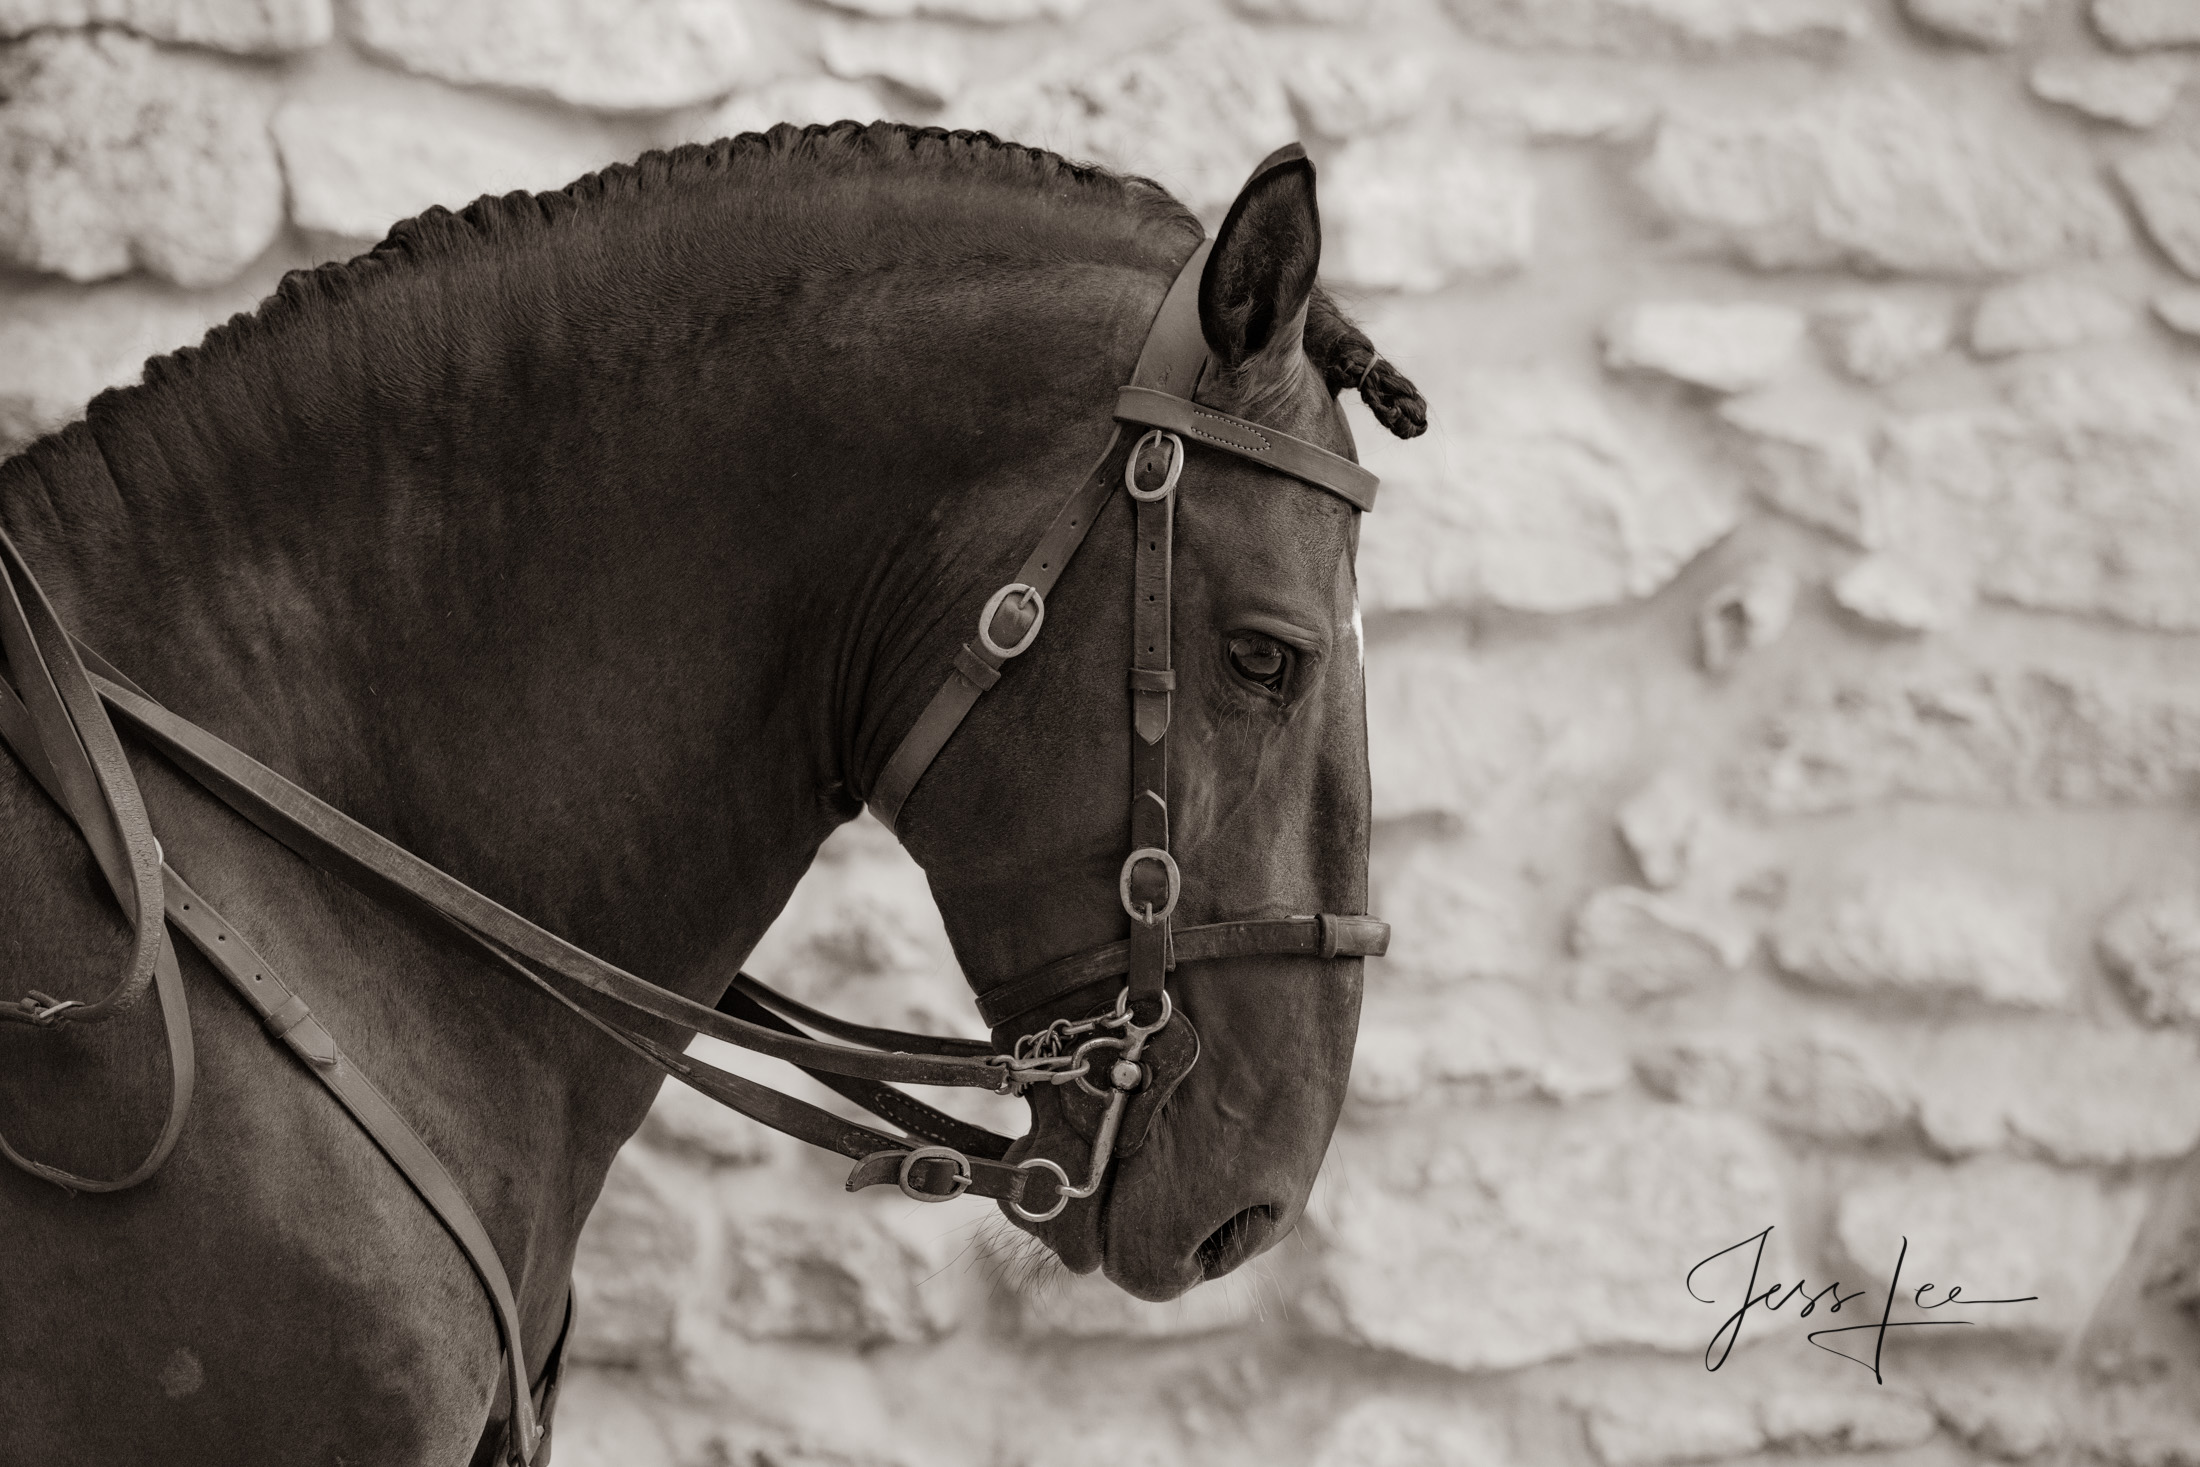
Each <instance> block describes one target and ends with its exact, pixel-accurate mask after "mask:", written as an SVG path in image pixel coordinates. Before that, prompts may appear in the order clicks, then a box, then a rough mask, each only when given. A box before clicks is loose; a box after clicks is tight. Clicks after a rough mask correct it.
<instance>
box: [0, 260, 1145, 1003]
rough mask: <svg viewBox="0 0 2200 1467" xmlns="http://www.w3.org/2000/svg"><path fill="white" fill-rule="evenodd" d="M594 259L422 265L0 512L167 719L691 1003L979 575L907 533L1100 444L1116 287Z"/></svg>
mask: <svg viewBox="0 0 2200 1467" xmlns="http://www.w3.org/2000/svg"><path fill="white" fill-rule="evenodd" d="M616 255H617V252H616V251H602V250H598V251H593V252H591V251H586V250H575V251H568V252H567V257H564V258H560V257H558V256H556V255H554V254H553V255H552V256H551V257H550V258H548V259H532V260H522V261H517V262H515V261H513V260H511V259H509V258H496V259H488V258H480V259H474V260H471V261H466V260H460V261H453V262H449V263H447V264H446V265H445V266H444V268H442V269H441V270H433V271H431V270H418V271H415V272H413V273H412V274H410V275H408V276H404V277H400V278H397V279H394V280H391V281H385V282H382V283H381V285H382V286H383V287H384V288H382V289H379V290H377V291H375V292H372V293H368V292H361V293H359V294H357V295H354V296H352V297H350V298H339V299H336V300H334V301H332V302H329V303H327V304H326V308H325V309H322V310H320V311H318V312H313V313H301V319H298V320H294V321H289V322H286V323H284V324H282V325H281V326H280V327H279V328H278V329H276V330H272V331H268V332H265V333H263V334H262V339H260V340H257V341H247V342H239V343H236V344H235V345H234V347H233V349H231V350H227V351H223V352H220V353H216V352H213V351H208V352H205V353H202V354H201V359H200V360H199V361H197V362H195V363H192V364H189V365H190V370H188V371H180V370H179V371H174V372H169V373H151V374H149V382H148V386H147V387H145V388H142V389H138V390H136V391H134V392H131V393H127V394H122V395H119V396H113V397H110V398H108V399H104V400H103V401H102V402H101V403H100V404H97V405H95V408H94V410H93V412H92V414H91V416H90V420H89V422H88V424H87V425H86V426H85V427H84V428H80V429H73V430H71V431H70V432H69V433H68V434H65V435H63V436H62V438H60V439H58V440H55V441H54V442H53V443H50V444H49V445H47V446H46V447H44V448H43V449H41V450H40V451H39V452H38V453H36V454H33V455H29V456H27V457H28V458H29V459H30V460H31V461H32V468H33V470H34V472H33V473H32V474H31V475H30V476H28V477H29V479H30V480H33V481H35V482H33V483H30V484H29V485H28V486H27V487H26V482H25V479H24V478H23V477H22V476H18V477H17V478H16V479H13V480H6V476H4V475H0V480H6V482H0V516H5V517H6V518H7V519H8V521H9V523H10V524H11V526H14V527H16V528H19V529H20V530H22V531H23V532H24V534H25V536H26V537H27V538H28V539H29V540H30V542H31V544H29V545H27V546H26V550H27V552H28V553H29V554H30V555H31V557H32V560H33V564H34V565H35V566H37V567H38V568H39V570H40V573H41V575H42V576H46V577H49V578H50V579H51V580H52V582H53V584H52V585H51V587H50V590H51V591H52V593H53V594H54V595H55V597H56V600H57V603H58V604H60V605H61V606H62V608H63V614H64V616H65V617H67V618H69V619H70V620H71V621H72V623H73V624H74V625H75V626H77V627H79V628H81V632H80V634H81V635H83V636H85V638H86V640H87V641H89V642H90V643H91V644H92V645H93V646H95V647H97V648H99V649H100V650H101V651H102V652H103V653H104V654H105V655H106V656H107V657H108V658H109V659H110V660H112V661H114V662H116V663H117V664H118V665H119V666H121V667H122V668H123V670H124V671H125V672H127V673H129V674H130V675H131V676H132V677H133V678H135V679H136V680H138V681H139V682H140V683H142V684H144V685H145V686H146V687H147V689H148V690H149V691H151V692H152V693H153V694H154V696H156V697H158V698H161V699H162V700H163V701H165V702H167V703H169V704H170V706H171V707H173V708H175V709H176V711H178V712H179V713H182V714H183V715H184V716H186V717H190V718H192V719H194V720H196V721H198V722H200V723H202V724H203V725H205V726H206V727H208V728H209V729H211V730H213V731H214V732H216V733H218V734H220V735H222V736H223V737H225V738H228V739H229V740H230V741H231V742H233V743H236V744H237V745H239V746H240V747H242V748H244V749H245V750H247V751H248V752H250V753H252V754H254V755H255V756H256V757H258V758H260V759H261V760H262V761H263V762H266V763H268V764H270V765H272V766H273V767H275V768H277V769H278V770H280V771H282V772H284V773H285V774H287V775H289V776H290V777H292V778H294V779H296V780H297V781H298V782H299V783H301V784H303V785H304V786H306V787H307V788H309V789H312V790H314V791H315V792H316V793H319V794H321V795H322V796H323V797H324V798H327V799H329V800H330V801H331V802H332V803H335V804H337V805H338V806H339V807H341V808H343V809H345V810H346V811H347V812H348V813H350V814H352V815H354V816H355V817H356V818H359V819H361V820H362V821H364V822H365V823H367V824H368V825H370V826H372V827H374V828H376V829H378V830H380V831H382V832H383V833H385V834H387V835H389V836H390V837H392V838H393V839H396V840H398V841H399V842H401V843H403V844H405V845H407V846H409V847H411V848H412V849H414V850H416V851H417V852H419V853H420V854H421V855H423V856H425V857H427V858H428V859H429V860H431V861H434V862H436V863H437V864H439V865H442V866H443V867H444V868H445V869H447V870H449V871H451V872H452V873H453V874H455V875H457V876H459V877H460V878H461V879H463V880H466V881H468V882H470V883H471V884H473V885H476V886H477V887H480V888H481V889H483V890H485V891H487V892H488V893H490V894H491V895H493V896H496V897H498V898H499V899H500V900H503V901H505V902H506V903H507V904H508V905H512V906H514V907H516V908H518V909H519V910H522V911H524V912H526V913H527V914H528V915H530V916H532V917H534V918H535V919H536V920H538V921H541V922H543V923H544V924H545V925H548V926H551V927H553V928H554V929H555V930H558V931H560V932H561V933H563V934H565V935H567V936H569V937H571V938H573V939H574V940H576V941H579V942H581V943H583V944H584V945H589V946H595V947H598V948H599V950H605V951H609V952H612V953H615V954H618V955H619V956H620V957H621V958H622V959H624V960H625V961H627V962H628V963H629V964H630V965H632V966H637V967H643V968H644V970H645V971H650V972H651V975H652V976H653V977H656V978H658V979H659V980H660V981H666V982H669V983H670V984H672V986H675V987H681V988H684V989H687V990H688V991H690V992H695V993H702V994H708V993H710V992H712V991H714V989H715V987H716V986H718V985H721V984H722V983H723V982H724V981H725V980H726V979H727V978H728V977H730V965H728V964H726V963H725V962H723V961H722V957H723V954H725V953H727V952H729V951H730V952H732V953H734V954H736V955H738V954H739V953H742V952H745V951H746V950H747V947H748V946H749V945H751V944H752V943H753V942H754V940H755V938H756V937H757V936H759V935H761V932H762V930H763V928H764V926H765V925H766V924H767V923H768V922H769V921H770V919H771V918H772V917H773V916H774V915H776V913H777V911H778V909H779V907H780V906H781V905H782V904H783V902H784V900H785V898H786V895H787V893H788V892H789V891H790V890H791V889H792V886H793V884H794V882H795V881H796V880H797V879H798V878H799V876H800V874H801V872H802V870H803V869H804V868H805V867H806V866H807V864H808V861H809V858H810V856H811V854H812V853H813V852H814V850H815V848H816V846H817V844H818V842H819V841H820V840H821V839H822V838H823V836H824V835H825V833H826V832H827V831H829V830H830V829H831V827H832V826H833V825H834V824H837V823H839V822H840V821H841V820H844V819H846V818H847V817H848V816H849V815H851V814H853V813H854V811H855V809H856V805H855V803H854V800H853V799H852V797H851V796H850V795H849V794H848V785H849V783H850V780H851V766H863V765H865V763H866V761H868V767H875V762H876V760H878V759H879V758H882V757H883V753H884V752H885V751H884V750H883V749H880V748H876V747H873V744H875V742H876V740H877V739H878V738H879V737H880V731H881V730H882V729H884V728H888V727H894V726H899V722H902V721H906V720H905V719H903V718H901V716H900V711H899V710H900V705H901V704H902V703H904V702H908V701H909V700H911V699H919V700H921V698H922V697H924V696H928V695H929V693H930V691H931V688H930V686H929V685H928V684H929V682H931V681H936V669H935V667H934V666H933V664H931V663H927V662H923V661H922V659H921V658H915V657H914V656H913V655H912V654H913V653H914V651H915V648H916V646H917V643H918V641H919V640H921V638H918V637H917V635H916V633H913V632H912V630H911V629H912V627H916V628H922V629H924V630H929V627H928V624H927V622H926V619H925V618H924V616H923V614H922V613H923V611H924V609H925V602H926V600H927V598H928V597H932V596H937V595H938V594H939V589H938V588H939V587H940V585H941V584H942V581H943V579H949V578H947V577H943V575H942V573H941V571H942V567H941V560H942V557H943V556H944V557H946V558H948V559H954V558H957V557H959V556H961V555H963V554H964V553H965V552H967V551H968V550H969V548H970V546H969V544H968V543H967V541H959V540H958V538H957V534H956V533H955V531H954V530H953V529H952V528H948V529H945V530H943V527H942V525H941V523H940V520H939V516H938V515H937V514H935V513H934V501H935V500H936V499H937V498H938V497H939V496H940V495H941V493H942V492H943V491H947V490H949V489H951V488H953V487H956V486H961V485H968V484H971V483H973V482H977V483H983V482H985V481H988V480H992V479H999V478H1006V479H1010V480H1014V479H1018V478H1019V477H1025V476H1022V475H1020V472H1019V471H1020V470H1021V469H1023V468H1025V467H1027V466H1028V465H1026V464H1025V463H1024V462H1023V461H1022V459H1023V457H1025V456H1028V452H1029V449H1030V448H1031V446H1032V445H1034V444H1037V443H1040V442H1042V441H1043V439H1044V425H1047V424H1048V423H1050V422H1056V423H1058V422H1064V421H1072V420H1073V419H1072V414H1073V413H1074V414H1079V415H1081V416H1084V417H1092V418H1094V421H1095V423H1096V424H1097V427H1096V429H1095V431H1097V432H1100V433H1104V431H1105V428H1104V418H1102V417H1098V416H1096V415H1095V414H1093V413H1091V412H1088V411H1085V410H1086V409H1088V408H1090V407H1092V406H1093V404H1086V403H1083V402H1082V401H1081V399H1082V398H1084V397H1088V396H1089V397H1093V398H1095V399H1096V401H1097V399H1098V398H1099V397H1100V396H1101V395H1103V389H1104V385H1105V384H1106V383H1108V382H1110V381H1112V379H1113V376H1114V375H1119V372H1120V368H1121V366H1122V364H1121V363H1118V362H1115V361H1113V360H1112V359H1113V358H1114V357H1117V356H1124V355H1125V354H1126V353H1127V351H1128V350H1129V349H1132V348H1133V347H1134V343H1132V342H1130V339H1129V337H1128V336H1127V334H1125V331H1124V330H1123V329H1121V328H1120V323H1119V322H1117V321H1116V319H1115V318H1118V317H1122V316H1123V312H1122V309H1121V307H1122V297H1123V293H1124V279H1125V276H1126V274H1127V273H1130V274H1136V273H1142V272H1129V271H1128V269H1127V267H1126V268H1124V269H1114V270H1106V269H1103V270H1099V271H1093V270H1089V269H1087V270H1081V271H1080V270H1072V271H1069V272H1066V274H1065V272H1063V271H1060V270H1054V271H1038V272H1026V273H1025V274H1024V275H1022V276H1018V277H1016V278H1015V279H1013V280H1012V281H1011V282H1010V283H1008V284H1005V285H994V284H988V285H985V286H982V287H981V286H978V285H974V284H971V283H970V282H968V281H965V282H963V283H961V284H959V285H957V284H952V283H949V284H935V285H933V286H932V287H931V288H927V289H921V290H920V289H916V288H913V286H912V284H911V282H909V281H908V280H906V279H904V278H898V277H896V276H894V275H893V274H892V273H891V272H885V271H879V272H873V273H872V274H871V275H869V276H868V277H864V276H850V275H848V274H845V273H843V274H842V275H841V276H840V278H837V279H833V280H830V281H824V282H811V283H805V284H803V285H800V286H798V287H797V288H795V289H793V290H791V291H790V290H786V289H779V290H775V291H774V292H772V293H770V294H769V295H767V296H754V295H750V294H745V293H744V292H743V290H741V289H740V288H737V287H734V286H731V285H729V286H726V287H722V288H720V289H718V290H716V291H715V292H713V291H710V290H701V291H699V290H698V288H697V282H698V280H699V279H702V280H707V279H708V277H707V276H704V275H699V274H698V272H697V271H696V270H694V269H693V268H690V267H691V266H692V263H693V262H686V263H685V264H683V263H681V262H671V263H669V264H668V263H663V262H660V268H659V271H658V273H659V275H660V276H661V277H662V278H660V279H658V280H655V281H651V280H649V279H646V278H641V279H638V278H637V276H638V274H639V275H641V276H646V275H647V273H648V272H647V271H646V270H643V271H640V272H637V270H636V269H634V268H632V267H631V265H628V264H624V263H622V264H620V265H619V266H618V267H616V268H613V267H609V266H605V265H603V264H600V263H594V262H595V261H596V260H597V258H598V257H602V258H616ZM720 273H721V274H724V273H726V272H724V271H721V272H720ZM767 273H768V272H767ZM1011 273H1012V274H1013V272H1011ZM515 277H517V278H521V279H529V278H532V279H533V280H535V281H536V282H537V283H538V284H539V285H541V287H542V294H541V296H540V297H526V296H522V295H521V294H519V293H517V292H515V291H513V290H512V289H511V288H510V285H509V282H510V281H511V280H512V279H513V278H515ZM539 301H554V302H555V305H554V306H543V305H540V304H539V303H538V302H539ZM1126 319H1127V318H1126ZM1105 328H1115V329H1114V335H1117V336H1122V337H1123V338H1124V339H1123V340H1122V341H1112V340H1110V339H1109V330H1108V329H1105ZM1095 345H1100V346H1103V347H1108V346H1112V347H1113V348H1114V349H1113V350H1103V351H1100V352H1097V353H1095V352H1093V351H1092V348H1093V347H1094V346H1095ZM1073 350H1074V351H1078V352H1080V355H1081V356H1082V358H1083V360H1082V361H1081V363H1080V366H1081V367H1082V368H1083V370H1082V371H1079V372H1075V373H1073V374H1072V376H1073V377H1074V378H1075V379H1077V380H1071V381H1067V382H1065V381H1064V380H1062V378H1061V376H1060V374H1059V373H1057V374H1055V375H1054V377H1053V380H1052V381H1051V382H1050V384H1049V385H1048V386H1047V387H1044V388H1041V387H1037V386H1035V385H1034V383H1035V382H1036V381H1038V380H1039V379H1040V378H1041V377H1042V376H1043V375H1045V374H1040V373H1036V372H1034V371H1033V370H1032V369H1033V367H1034V366H1036V365H1039V362H1038V360H1036V358H1038V357H1040V356H1049V357H1059V356H1061V355H1062V354H1064V353H1065V352H1069V351H1073ZM1086 375H1089V376H1091V378H1092V381H1091V382H1090V383H1085V382H1083V381H1082V380H1081V379H1082V377H1083V376H1086ZM943 382H944V383H947V384H952V388H953V390H951V391H942V390H941V384H943ZM1057 399H1067V400H1066V401H1063V400H1057ZM1073 404H1074V405H1073ZM1010 424H1014V425H1017V426H1018V428H1019V429H1020V430H1021V434H1019V432H1007V431H1003V430H1004V427H1005V426H1006V425H1010ZM1019 442H1021V443H1022V445H1023V448H1024V450H1025V453H1024V455H1019V452H1018V444H1019ZM1075 451H1076V452H1083V451H1086V450H1085V449H1084V448H1082V447H1079V448H1077V449H1076V450H1075ZM1065 461H1066V460H1065ZM22 464H23V461H22V460H19V461H18V463H17V465H16V466H15V467H17V468H20V467H22ZM1054 468H1055V466H1054V465H1052V464H1049V465H1048V466H1047V470H1046V472H1043V473H1039V474H1036V475H1030V476H1028V477H1029V478H1030V479H1031V482H1032V483H1033V484H1034V485H1035V486H1036V487H1037V490H1038V491H1039V492H1038V496H1037V498H1035V499H1033V500H1032V501H1031V507H1032V508H1033V509H1035V510H1036V511H1039V512H1043V511H1044V509H1045V508H1046V507H1048V501H1050V500H1051V499H1052V497H1053V494H1054V492H1055V489H1056V484H1055V482H1054V481H1057V480H1058V479H1059V475H1058V474H1057V473H1055V472H1054ZM972 535H973V536H974V538H975V539H976V540H977V541H978V542H980V543H981V544H982V543H983V542H985V541H998V542H999V543H998V544H995V545H991V546H988V547H986V548H988V549H990V550H994V551H998V552H999V553H1000V554H1001V555H1002V556H1005V557H1006V558H1007V559H1008V560H1009V561H1010V562H1012V561H1013V559H1014V555H1015V554H1016V553H1020V543H1011V542H1020V541H1021V540H1022V539H1025V538H1028V536H1025V535H1024V534H1023V532H1022V530H1021V529H1020V528H1017V527H1016V525H1015V522H1014V519H1013V517H1012V518H1011V519H1010V520H1009V521H1008V522H1007V523H1006V524H1005V525H1004V524H1003V523H1002V522H1001V521H998V520H993V521H986V522H983V523H981V524H980V525H978V526H977V527H976V529H975V530H973V531H972ZM920 663H921V665H918V664H920ZM881 669H884V670H885V671H886V673H887V674H889V675H888V676H886V677H885V679H884V682H885V684H886V686H884V687H883V688H881V687H876V686H873V685H872V678H873V676H874V674H877V673H879V672H880V671H881ZM910 711H912V712H913V709H911V710H910ZM706 960H709V961H706Z"/></svg>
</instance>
